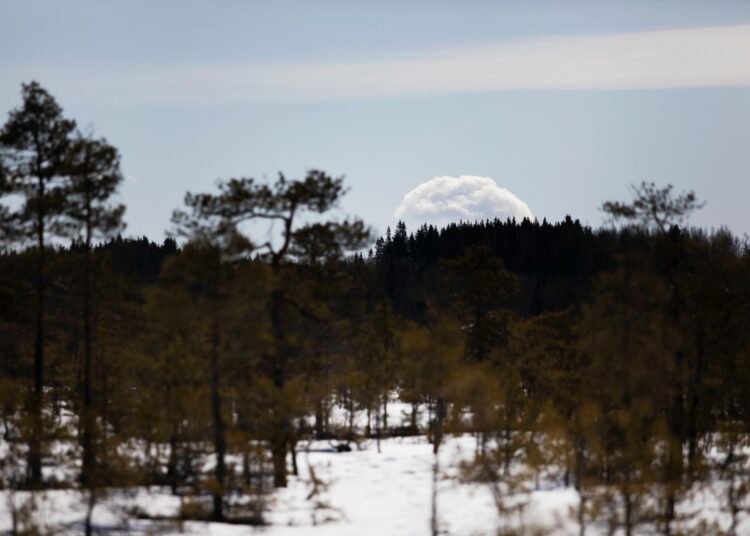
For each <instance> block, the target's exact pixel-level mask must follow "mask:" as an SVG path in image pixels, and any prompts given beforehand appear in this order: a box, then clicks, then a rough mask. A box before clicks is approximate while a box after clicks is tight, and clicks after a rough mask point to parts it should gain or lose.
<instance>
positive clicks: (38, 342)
mask: <svg viewBox="0 0 750 536" xmlns="http://www.w3.org/2000/svg"><path fill="white" fill-rule="evenodd" d="M38 194H39V198H40V199H43V197H44V181H43V179H42V178H41V177H40V178H39V183H38ZM44 223H45V222H44V213H43V212H41V211H40V212H39V213H38V215H37V229H36V231H37V249H38V251H37V274H36V276H37V282H36V337H35V341H34V393H33V395H32V403H31V412H32V431H31V440H30V442H29V458H28V478H29V485H30V486H31V487H32V488H39V487H41V484H42V445H41V443H42V433H43V426H42V406H43V403H44V402H43V401H44V305H45V303H44V293H45V279H44V268H45V257H44Z"/></svg>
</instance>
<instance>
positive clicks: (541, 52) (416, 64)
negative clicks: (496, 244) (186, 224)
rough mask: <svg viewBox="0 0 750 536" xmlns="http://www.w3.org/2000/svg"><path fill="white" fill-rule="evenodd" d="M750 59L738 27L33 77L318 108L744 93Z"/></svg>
mask: <svg viewBox="0 0 750 536" xmlns="http://www.w3.org/2000/svg"><path fill="white" fill-rule="evenodd" d="M749 57H750V25H737V26H722V27H702V28H687V29H671V30H658V31H646V32H632V33H619V34H605V35H579V36H550V37H539V38H533V39H525V40H516V41H504V42H497V43H483V44H478V45H466V46H458V47H447V48H439V49H432V50H422V51H417V52H409V53H404V54H402V55H400V56H399V57H390V58H382V59H377V58H375V59H374V58H367V59H361V60H358V59H347V60H335V61H328V60H322V61H305V62H295V61H284V62H274V61H268V62H252V63H231V64H199V65H188V66H180V67H165V68H148V69H146V68H144V69H135V70H134V71H131V72H129V73H128V74H127V75H122V74H114V73H97V74H95V75H92V74H91V73H81V72H78V73H76V72H75V71H74V70H72V71H71V70H65V71H58V72H57V73H55V72H53V71H47V72H45V71H44V70H42V69H38V71H39V72H38V73H36V72H34V69H29V70H27V72H26V78H28V76H29V75H31V76H38V77H39V78H43V79H49V78H50V77H51V78H52V80H51V82H52V83H54V84H56V85H59V86H65V87H64V89H69V90H71V91H73V90H75V91H76V92H77V93H78V94H79V95H82V96H88V97H90V98H94V99H97V100H102V99H106V100H108V101H115V102H117V101H122V102H127V103H131V102H133V101H138V102H142V101H146V102H158V103H164V102H171V103H181V104H223V103H243V102H309V101H338V100H359V99H382V98H394V97H406V96H421V95H447V94H461V93H473V92H492V91H508V90H615V89H659V88H665V89H666V88H689V87H732V86H735V87H743V86H750V61H748V58H749ZM6 77H7V74H6ZM4 78H5V77H4ZM6 79H7V78H6Z"/></svg>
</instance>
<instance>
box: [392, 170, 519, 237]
mask: <svg viewBox="0 0 750 536" xmlns="http://www.w3.org/2000/svg"><path fill="white" fill-rule="evenodd" d="M395 216H396V218H398V219H400V220H404V222H406V224H407V226H409V227H412V228H414V227H417V226H419V225H422V224H423V223H431V224H433V225H438V226H441V225H445V224H447V223H450V222H456V221H460V220H463V221H476V220H485V219H490V220H491V219H494V218H499V219H501V220H505V219H507V218H515V219H516V220H519V221H520V220H522V219H523V218H529V219H533V218H534V215H533V214H532V213H531V210H530V209H529V206H528V205H527V204H526V203H524V202H523V201H521V200H520V199H519V198H518V197H516V196H515V195H514V194H513V193H512V192H510V191H508V190H506V189H505V188H501V187H500V186H498V185H497V184H496V183H495V181H494V180H492V179H491V178H489V177H478V176H474V175H461V176H460V177H449V176H442V177H435V178H433V179H430V180H428V181H426V182H423V183H421V184H419V185H418V186H417V187H416V188H414V189H413V190H411V191H409V192H408V193H407V194H406V195H404V198H403V200H402V201H401V204H400V205H399V207H398V208H397V209H396V211H395Z"/></svg>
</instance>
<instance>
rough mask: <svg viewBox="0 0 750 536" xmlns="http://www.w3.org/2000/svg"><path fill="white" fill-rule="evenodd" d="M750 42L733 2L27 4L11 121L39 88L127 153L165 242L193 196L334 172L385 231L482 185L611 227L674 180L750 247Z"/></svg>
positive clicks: (146, 222) (349, 204) (2, 92)
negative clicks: (483, 180)
mask: <svg viewBox="0 0 750 536" xmlns="http://www.w3.org/2000/svg"><path fill="white" fill-rule="evenodd" d="M749 24H750V2H744V1H743V2H740V1H737V2H729V1H720V0H719V1H713V2H687V1H680V2H668V1H648V2H636V1H632V0H631V1H627V2H626V1H620V2H606V1H601V0H599V1H596V2H594V1H592V2H541V1H537V2H515V3H511V2H489V1H475V2H471V1H463V2H458V1H455V2H449V1H447V0H445V1H441V0H437V1H431V2H428V1H425V2H395V1H394V2H356V1H347V2H344V1H341V2H333V1H321V2H310V1H305V2H285V1H276V2H266V3H260V2H257V3H254V2H245V1H242V2H240V1H237V2H231V1H223V2H189V1H179V2H177V1H175V2H165V1H162V2H158V1H143V2H140V1H132V0H131V1H127V2H126V1H120V2H108V1H90V2H83V1H71V2H55V1H46V2H41V1H34V0H24V1H13V0H6V1H3V2H2V3H0V114H2V117H3V118H4V117H5V116H6V113H7V111H8V110H10V109H11V108H13V107H14V106H16V105H17V104H18V102H19V90H20V84H21V82H22V81H25V80H29V79H32V78H33V79H37V80H39V81H40V82H41V83H42V84H43V85H44V86H45V87H47V88H48V89H49V90H50V91H51V92H52V93H53V94H54V95H55V96H56V97H57V98H58V100H59V102H60V103H61V104H62V106H63V107H64V108H65V111H66V113H67V114H68V115H70V116H72V117H73V118H75V119H76V120H77V121H78V122H79V124H81V125H83V126H86V125H93V127H94V129H95V132H96V133H97V134H99V135H103V136H106V137H107V138H108V139H109V140H110V141H111V142H112V143H113V144H115V145H116V146H117V147H118V148H119V149H120V151H121V152H122V156H123V169H124V171H125V173H126V175H127V176H128V180H127V181H126V183H125V185H124V186H123V188H122V198H123V200H124V201H125V202H126V203H127V205H128V213H127V221H128V233H129V234H144V233H145V234H147V235H149V236H150V237H152V238H154V239H161V238H162V236H163V232H164V230H165V229H166V228H167V227H168V226H169V216H170V214H171V211H172V209H174V208H175V207H177V206H179V205H180V204H181V201H182V196H183V194H184V192H185V190H188V189H190V190H197V191H205V190H210V189H211V188H212V187H213V183H214V181H215V180H216V179H217V178H220V177H230V176H240V175H245V176H256V177H261V176H263V175H267V176H269V177H273V176H274V175H275V173H276V172H277V171H278V170H282V171H284V172H285V173H286V174H287V175H289V176H301V175H303V174H304V171H305V170H306V169H308V168H313V167H315V168H320V169H324V170H326V171H328V172H330V173H332V174H336V175H338V174H345V175H346V176H347V184H348V185H349V186H350V187H351V192H350V194H349V195H348V196H347V198H346V199H345V202H344V204H343V209H344V212H345V213H350V214H352V213H353V214H357V215H359V216H361V217H363V218H364V219H365V220H366V221H368V222H369V223H371V224H373V225H374V226H375V228H376V229H378V230H379V231H383V230H384V229H385V227H386V225H392V224H393V223H394V216H393V212H394V210H395V209H396V207H397V206H398V205H399V203H400V202H401V199H402V197H403V196H404V194H405V193H406V192H407V191H409V190H410V189H412V188H414V187H415V186H417V185H418V184H419V183H422V182H424V181H427V180H429V179H431V178H432V177H435V176H440V175H452V176H459V175H481V176H488V177H492V178H493V179H494V180H495V181H496V183H497V184H498V185H499V186H502V187H504V188H507V189H508V190H510V191H511V192H513V193H514V194H516V195H517V196H518V197H519V198H520V199H522V200H523V201H525V202H526V203H527V204H528V206H529V207H530V209H531V210H532V211H533V213H534V214H535V215H536V216H537V217H539V218H540V219H541V218H542V217H547V218H548V219H552V220H557V219H559V218H562V217H563V216H564V215H565V214H567V213H570V214H572V215H573V216H574V217H578V218H580V219H581V220H583V221H584V222H587V223H590V224H592V225H598V224H599V223H600V222H601V214H600V213H599V211H598V207H599V205H600V204H601V202H602V201H604V200H607V199H613V198H614V199H622V198H625V197H627V186H628V184H630V183H634V182H640V181H641V180H653V181H656V182H659V183H668V182H671V183H673V184H674V185H675V187H676V188H677V189H695V190H696V192H697V193H698V195H699V196H700V197H701V198H702V199H705V200H707V201H708V204H707V206H706V208H705V209H703V210H702V211H701V213H700V214H698V215H697V216H696V217H695V218H694V219H693V221H694V223H697V224H701V225H705V226H714V227H716V226H719V225H722V224H725V225H728V226H729V227H730V228H731V229H732V230H734V231H735V232H737V233H739V234H742V233H745V232H750V220H749V219H748V217H747V215H746V214H747V209H746V206H747V203H748V199H750V143H749V142H750V89H748V86H750V83H749V80H750V78H749V77H748V73H747V72H746V71H747V70H743V69H744V68H743V67H742V65H744V63H745V62H747V65H750V54H749V53H750V48H748V47H747V46H746V45H747V44H748V43H750V27H749V26H747V25H749ZM717 28H718V29H717ZM675 29H682V30H685V31H684V32H676V33H675V32H668V30H675ZM612 34H617V35H614V36H613V35H612ZM654 43H658V47H661V43H665V44H664V46H663V48H664V50H666V52H664V53H662V52H661V51H659V52H658V54H656V56H657V57H656V59H652V60H649V61H651V63H649V62H647V61H645V60H642V59H641V58H643V57H644V56H643V54H644V51H646V52H648V53H651V52H652V50H651V49H652V48H654V46H656V45H654ZM670 46H672V47H677V49H678V50H676V51H673V52H669V47H670ZM631 50H632V51H633V52H632V53H631ZM706 50H707V51H708V52H707V53H706V54H704V51H706ZM540 51H541V52H540ZM592 54H593V57H592V58H590V57H589V56H590V55H592ZM576 55H582V56H584V57H585V58H584V59H585V61H584V63H583V64H581V65H582V67H580V69H579V70H578V71H576V68H575V67H576V66H578V65H579V63H578V62H577V57H576ZM610 57H613V58H619V59H618V62H619V63H613V64H612V65H614V67H613V66H612V65H610V64H609V62H608V61H607V60H608V58H610ZM518 58H521V60H519V59H518ZM557 58H562V59H561V60H560V64H561V65H564V66H565V69H564V72H561V73H556V72H555V66H556V65H555V62H557V61H558V60H557ZM586 58H588V59H586ZM623 58H624V59H623ZM537 60H538V61H537ZM724 60H726V61H724ZM500 61H502V62H505V63H502V64H500V63H496V62H500ZM545 61H547V62H548V68H545V69H542V67H543V66H544V65H545V63H544V62H545ZM514 62H515V63H514ZM670 62H671V63H670ZM641 63H642V64H643V65H641ZM672 64H675V65H676V67H675V69H672ZM499 65H502V66H508V69H507V71H506V70H505V67H503V68H502V69H500V68H499V67H498V68H499V69H500V70H502V71H503V73H501V75H502V76H500V75H498V76H495V73H494V72H493V67H497V66H499ZM626 68H627V69H633V70H634V72H631V73H630V74H628V75H627V76H625V77H624V78H623V77H620V76H619V71H618V69H620V70H622V69H626ZM587 69H588V71H587ZM540 71H544V72H540ZM589 71H591V72H589ZM571 73H572V74H571Z"/></svg>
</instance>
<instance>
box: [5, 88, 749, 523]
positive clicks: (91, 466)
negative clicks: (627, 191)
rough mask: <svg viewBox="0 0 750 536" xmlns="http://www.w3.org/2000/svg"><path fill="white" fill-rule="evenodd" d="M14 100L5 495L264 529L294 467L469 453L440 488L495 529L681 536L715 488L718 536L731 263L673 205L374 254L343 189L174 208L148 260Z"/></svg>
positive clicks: (737, 488) (736, 278)
mask: <svg viewBox="0 0 750 536" xmlns="http://www.w3.org/2000/svg"><path fill="white" fill-rule="evenodd" d="M22 96H23V101H22V104H21V105H20V107H19V108H17V109H16V110H14V111H12V112H11V114H10V116H9V118H8V120H7V122H6V123H5V126H4V127H3V128H2V131H0V151H1V152H0V156H1V160H0V163H1V166H0V171H1V172H2V175H0V177H1V178H2V181H1V182H0V186H1V188H0V192H2V194H4V195H6V196H7V197H6V198H7V199H15V200H16V201H19V200H20V202H14V203H6V204H5V205H2V206H3V208H2V209H1V210H0V222H1V225H0V229H2V240H3V242H2V246H3V248H4V251H3V253H2V255H1V256H0V371H1V375H0V430H1V431H2V436H3V442H4V445H6V447H5V450H4V454H3V460H2V463H0V483H1V484H2V487H3V488H4V489H13V490H22V489H25V490H40V489H49V488H71V489H79V490H81V491H82V492H83V493H85V494H87V495H86V496H87V497H88V500H89V505H90V510H89V521H90V513H91V510H93V508H94V507H95V505H96V504H97V501H99V500H102V499H103V497H104V496H105V495H106V493H107V490H111V489H113V488H127V487H133V486H146V485H162V486H169V487H170V489H171V490H172V493H174V494H177V495H180V496H182V497H188V498H190V499H191V500H186V501H185V503H184V507H183V510H182V512H181V514H180V515H181V516H183V517H184V518H185V519H212V520H216V521H221V520H228V521H232V522H245V523H262V522H263V513H264V508H265V504H266V502H265V499H264V497H266V496H267V495H268V494H269V493H271V492H272V490H273V488H274V487H276V488H278V487H283V486H286V484H287V479H288V475H289V474H290V473H293V474H296V473H297V471H298V466H297V453H298V451H299V448H300V447H299V445H300V443H301V442H303V441H307V440H316V439H317V440H327V441H330V442H331V444H333V445H335V446H336V447H337V448H338V449H339V450H340V451H342V452H343V451H346V450H348V449H350V448H352V447H354V446H356V445H357V444H358V443H359V442H361V441H363V440H365V439H372V440H375V441H378V442H379V441H381V440H382V439H384V438H387V437H393V436H397V435H426V436H427V437H428V439H429V440H430V441H431V443H432V445H433V449H434V452H435V454H436V455H437V453H438V451H439V449H440V447H441V445H442V444H443V443H444V442H445V441H446V438H447V437H448V436H453V435H471V436H473V437H474V438H475V439H476V450H475V452H474V453H473V456H472V458H471V461H470V463H467V464H465V465H464V466H462V467H461V468H460V470H461V475H462V478H464V479H466V480H469V481H474V482H482V483H485V484H487V485H488V486H490V487H491V488H492V490H493V494H494V497H495V498H496V503H497V507H498V515H499V516H500V517H501V518H502V517H503V516H510V515H512V514H511V513H510V511H511V509H512V506H511V503H512V502H513V498H514V497H517V496H518V494H519V493H520V491H521V490H524V489H528V488H533V487H534V486H539V481H540V478H544V479H547V480H549V481H555V482H558V483H559V484H560V485H564V486H566V487H571V488H573V489H575V491H576V492H577V494H578V497H579V507H578V509H577V511H576V512H574V514H573V515H574V516H575V517H576V519H577V521H578V523H579V526H580V528H581V533H582V534H583V533H584V531H585V528H586V526H587V525H592V526H593V525H596V526H600V527H608V529H607V530H609V531H610V532H609V533H614V532H615V531H621V532H622V533H624V534H628V535H630V534H636V533H641V532H642V531H643V530H646V529H645V528H646V527H647V528H648V530H653V531H657V532H659V533H662V534H677V533H683V532H682V529H681V528H680V527H683V526H684V523H686V518H685V515H684V514H681V513H680V512H681V511H682V510H680V505H681V504H682V503H683V502H685V501H687V500H688V497H691V496H692V495H691V494H693V493H695V492H696V490H699V489H701V488H702V487H704V486H709V485H711V483H712V482H715V481H719V480H720V481H721V482H723V483H724V487H722V488H721V489H722V490H723V491H722V492H721V497H720V501H721V504H722V508H723V509H724V511H726V512H728V514H729V515H730V516H731V518H732V520H733V521H732V529H731V531H735V528H736V523H737V520H738V519H739V517H740V516H741V515H744V514H743V512H744V509H745V508H746V505H747V501H746V499H747V495H748V492H750V486H748V485H747V483H748V477H750V473H749V472H748V469H750V466H749V465H748V458H747V456H748V452H750V450H748V449H749V448H750V435H749V434H748V432H749V431H750V332H749V331H748V329H747V326H748V325H749V322H750V255H749V254H748V248H747V245H746V243H745V242H743V241H741V240H739V239H737V238H736V237H734V236H733V235H732V234H731V233H730V232H729V231H727V230H719V231H715V232H706V231H703V230H700V229H692V228H689V227H687V226H686V225H685V222H686V219H687V217H688V216H689V215H690V213H691V212H692V211H694V210H696V209H699V208H700V206H701V203H700V202H699V201H698V200H697V199H696V197H695V195H694V194H693V193H692V192H687V193H675V192H674V191H673V190H672V188H671V187H658V186H656V185H653V184H650V183H643V184H641V185H640V186H635V187H634V188H633V199H632V200H629V201H625V202H607V203H604V205H603V206H602V209H603V211H604V213H605V214H606V215H607V216H608V217H610V218H611V221H612V224H611V225H609V226H606V227H603V228H599V229H592V228H589V227H586V226H584V225H581V223H580V222H579V221H578V220H574V219H573V218H572V217H568V218H565V219H564V220H563V221H561V222H556V223H550V222H547V221H542V222H537V221H534V222H532V221H528V220H524V221H520V222H517V221H513V220H505V221H503V220H498V219H496V220H493V221H485V222H474V223H455V224H451V225H449V226H447V227H445V228H442V229H437V228H435V227H432V226H427V225H425V226H422V227H420V228H418V229H414V230H409V229H407V228H406V227H405V225H404V224H403V223H401V222H399V223H398V224H397V225H396V226H395V228H394V230H390V229H389V230H388V231H387V233H386V235H385V236H383V237H379V238H377V239H375V237H373V236H372V233H371V231H370V229H369V228H368V227H367V226H366V225H365V224H364V223H363V222H362V221H360V220H358V219H350V220H343V221H342V220H336V219H333V218H329V214H328V212H329V210H330V209H332V208H333V207H335V206H336V205H337V203H338V202H339V200H340V198H341V197H342V195H343V194H344V192H345V189H344V186H343V179H342V178H336V177H331V176H329V175H327V174H326V173H325V172H322V171H317V170H312V171H309V172H308V173H307V175H306V176H305V177H303V178H301V179H289V178H287V177H285V176H284V175H281V174H280V175H279V177H278V179H277V180H276V181H274V182H271V183H266V182H259V181H256V180H254V179H252V178H232V179H228V180H225V181H221V182H220V183H219V184H218V186H217V189H216V191H213V192H209V193H188V194H187V195H186V197H185V204H184V206H183V207H180V208H177V209H176V210H175V212H174V215H173V218H172V226H171V227H170V229H169V230H168V231H169V232H170V234H171V236H173V237H174V238H168V239H167V240H165V241H164V242H163V243H161V244H159V243H155V242H152V241H151V240H149V239H148V238H147V237H142V238H123V236H122V233H123V230H124V225H123V214H124V211H125V207H124V206H122V205H120V204H118V203H117V202H116V197H115V195H114V194H115V193H116V191H117V186H118V185H119V183H120V182H121V180H122V174H121V172H120V168H119V153H118V151H117V149H115V148H114V147H112V146H111V145H109V143H108V142H107V141H106V140H105V139H100V138H95V137H93V136H92V135H84V134H82V133H80V132H79V131H78V129H77V127H76V125H75V122H74V121H72V120H70V119H66V118H65V117H64V115H63V111H62V109H61V108H60V106H59V105H58V104H57V103H56V102H55V100H54V98H53V97H52V96H51V95H50V94H49V93H47V92H46V91H45V90H44V89H43V88H42V87H41V86H39V85H38V84H36V83H30V84H25V85H24V86H23V95H22ZM305 214H309V215H313V216H314V218H304V215H305ZM311 221H312V223H311ZM247 222H253V223H258V222H275V223H276V224H277V228H280V229H281V232H280V233H279V236H277V237H276V238H275V239H274V240H273V241H271V242H267V241H265V239H261V238H259V237H258V236H255V235H253V234H252V233H250V232H247V230H246V229H247V228H248V227H246V226H244V224H245V223H247ZM249 228H254V227H252V226H251V227H249ZM260 236H263V235H262V234H260ZM395 402H398V403H401V404H405V405H408V407H410V408H411V409H410V411H411V414H410V418H409V419H407V420H406V421H405V422H404V423H398V424H395V423H393V422H389V421H388V412H387V408H388V405H389V404H393V403H395ZM334 411H340V412H343V413H344V414H345V415H346V416H347V418H346V421H345V422H344V423H343V424H342V423H340V422H334V421H333V420H332V418H331V416H332V414H333V412H334ZM425 412H426V415H427V424H426V425H425V424H421V423H422V421H421V420H420V418H419V415H420V414H423V413H425ZM357 416H359V417H361V418H362V422H365V423H366V424H364V425H363V426H360V425H358V424H357V422H360V421H359V420H358V419H359V417H358V418H357V419H355V417H357ZM60 443H63V444H67V445H69V446H70V448H69V449H67V450H64V449H60V448H57V447H55V446H56V445H59V444H60ZM53 447H54V448H53ZM342 455H344V454H342ZM207 457H210V459H211V460H212V462H211V463H205V460H206V458H207ZM435 460H436V461H435V466H436V468H435V471H437V470H438V469H437V457H436V458H435ZM203 499H205V501H204V500H203ZM433 515H437V512H433ZM693 515H694V516H695V515H698V513H694V514H693ZM19 516H20V514H19ZM18 519H19V520H20V521H19V523H21V521H23V518H22V517H19V518H18ZM26 521H27V522H29V523H31V521H29V520H28V519H27V520H26ZM701 526H702V527H703V528H702V529H701V530H705V531H707V532H708V531H709V530H710V529H711V527H709V526H707V525H701ZM436 527H437V523H435V524H434V526H433V532H434V533H437V528H436ZM86 531H87V532H88V533H90V532H91V527H90V522H89V523H87V525H86ZM731 531H730V532H731Z"/></svg>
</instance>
